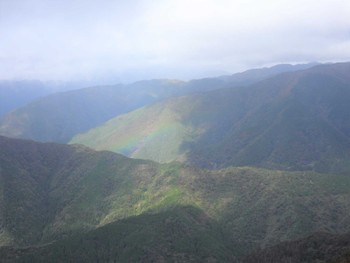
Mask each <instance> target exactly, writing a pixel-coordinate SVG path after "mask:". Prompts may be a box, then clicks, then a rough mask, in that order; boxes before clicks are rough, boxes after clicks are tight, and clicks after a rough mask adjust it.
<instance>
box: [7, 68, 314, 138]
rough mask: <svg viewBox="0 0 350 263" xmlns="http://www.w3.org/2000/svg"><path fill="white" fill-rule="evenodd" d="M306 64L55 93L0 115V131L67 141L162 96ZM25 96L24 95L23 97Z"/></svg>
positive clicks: (211, 87)
mask: <svg viewBox="0 0 350 263" xmlns="http://www.w3.org/2000/svg"><path fill="white" fill-rule="evenodd" d="M312 65H313V64H302V65H294V66H292V65H277V66H274V67H271V68H263V69H254V70H248V71H246V72H243V73H237V74H233V75H231V76H226V77H220V78H207V79H198V80H192V81H188V82H184V81H179V80H149V81H139V82H135V83H132V84H128V85H113V86H102V87H98V86H96V87H91V88H85V89H81V90H75V91H69V92H61V93H57V94H53V95H50V96H48V97H44V98H42V99H39V100H36V101H34V102H32V103H30V104H29V105H26V106H24V107H21V108H19V109H16V110H14V111H13V112H11V113H9V114H7V115H5V116H3V117H2V119H1V120H0V134H2V135H5V136H10V137H17V138H27V139H34V140H37V141H54V142H68V141H69V140H70V139H71V138H72V137H73V136H74V135H76V134H77V133H81V132H84V131H87V130H89V129H91V128H94V127H96V126H98V125H100V124H102V123H103V122H105V121H107V120H109V119H110V118H113V117H115V116H117V115H119V114H122V113H126V112H128V111H131V110H134V109H136V108H139V107H142V106H145V105H147V104H150V103H152V102H155V101H158V100H160V99H164V98H166V97H171V96H179V95H185V94H190V93H194V92H204V91H208V90H214V89H219V88H222V87H226V86H230V87H232V86H236V85H246V84H250V83H254V82H256V81H258V80H261V79H264V78H267V77H269V76H273V75H276V74H278V73H280V72H286V71H295V70H298V69H303V68H308V67H311V66H312ZM26 92H30V91H29V90H26ZM25 94H26V93H24V95H25ZM29 99H30V97H27V101H28V100H29Z"/></svg>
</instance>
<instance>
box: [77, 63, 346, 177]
mask: <svg viewBox="0 0 350 263" xmlns="http://www.w3.org/2000/svg"><path fill="white" fill-rule="evenodd" d="M349 76H350V64H349V63H340V64H333V65H322V66H316V67H314V68H311V69H307V70H303V71H296V72H292V73H284V74H281V75H278V76H275V77H273V78H270V79H268V80H264V81H262V82H260V83H257V84H254V85H252V86H249V87H241V88H227V89H220V90H214V91H210V92H206V93H201V94H194V95H191V96H186V97H182V98H174V99H169V100H166V101H163V102H160V103H158V104H155V105H152V106H149V107H146V108H143V109H140V110H138V111H136V112H132V113H129V114H126V115H123V116H122V117H119V118H116V119H112V120H110V121H109V122H108V123H105V124H104V125H102V126H100V127H98V128H95V129H92V130H90V131H88V132H87V133H84V134H80V135H78V136H76V137H74V138H73V140H72V141H71V142H72V143H82V144H86V145H88V146H91V147H94V148H95V149H99V150H101V149H106V150H112V151H115V152H119V153H122V154H125V155H127V156H131V157H139V158H145V159H151V160H157V161H162V162H167V161H172V160H184V158H185V161H186V162H188V163H190V164H194V165H197V166H200V167H207V168H218V167H227V166H231V165H235V166H236V165H239V166H241V165H250V166H251V165H253V166H260V167H266V168H274V169H275V168H277V169H287V170H316V171H323V172H325V171H336V172H344V171H349V169H350V164H349V157H350V124H349V123H350V107H349V106H348V101H350V77H349ZM164 127H166V128H168V131H169V133H168V137H167V136H166V133H165V132H164V133H162V131H163V128H164ZM161 135H164V136H163V137H161ZM157 136H159V137H157ZM128 142H132V143H131V144H129V145H128V147H125V146H126V145H127V143H128Z"/></svg>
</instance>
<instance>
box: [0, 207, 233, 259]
mask: <svg viewBox="0 0 350 263" xmlns="http://www.w3.org/2000/svg"><path fill="white" fill-rule="evenodd" d="M226 239H227V238H226V237H225V233H223V232H222V231H220V226H219V225H218V224H217V223H216V222H215V221H213V220H211V219H210V218H209V217H208V216H207V215H205V214H204V213H203V212H202V211H200V210H199V209H198V208H194V207H175V208H172V209H170V210H168V211H163V212H160V213H157V214H145V215H140V216H136V217H130V218H127V219H124V220H120V221H118V222H114V223H111V224H108V225H106V226H104V227H100V228H98V229H96V230H93V231H91V232H88V233H86V234H80V235H75V236H73V237H72V238H69V239H65V240H62V241H59V242H56V243H53V244H50V245H47V246H41V247H36V248H32V249H28V248H26V249H10V248H8V247H7V248H6V247H5V248H2V249H0V256H1V258H2V259H3V260H5V261H4V262H52V263H53V262H235V261H234V256H233V250H231V249H230V248H229V247H228V246H227V245H228V244H229V242H227V240H226Z"/></svg>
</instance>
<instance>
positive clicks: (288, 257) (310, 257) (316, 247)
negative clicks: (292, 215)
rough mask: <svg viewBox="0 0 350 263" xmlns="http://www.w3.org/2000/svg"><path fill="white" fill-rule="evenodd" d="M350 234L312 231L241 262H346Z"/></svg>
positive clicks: (349, 254)
mask: <svg viewBox="0 0 350 263" xmlns="http://www.w3.org/2000/svg"><path fill="white" fill-rule="evenodd" d="M349 261H350V234H349V233H347V234H342V235H331V234H328V233H322V232H321V233H314V234H313V235H310V236H308V237H306V238H303V239H299V240H295V241H289V242H283V243H281V244H278V245H276V246H273V247H269V248H266V249H263V250H260V251H257V252H255V253H253V254H252V255H249V256H248V257H246V258H245V259H244V260H243V263H299V262H308V263H319V262H328V263H347V262H349Z"/></svg>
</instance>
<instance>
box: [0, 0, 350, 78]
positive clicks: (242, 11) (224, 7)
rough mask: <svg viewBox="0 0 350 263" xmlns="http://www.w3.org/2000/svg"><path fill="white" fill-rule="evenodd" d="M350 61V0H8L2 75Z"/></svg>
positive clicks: (161, 73) (129, 74)
mask: <svg viewBox="0 0 350 263" xmlns="http://www.w3.org/2000/svg"><path fill="white" fill-rule="evenodd" d="M316 61H317V62H337V61H350V1H349V0H260V1H258V0H254V1H253V0H123V1H122V0H114V1H112V0H0V79H39V80H101V81H105V82H106V81H107V82H108V81H122V82H130V81H135V80H140V79H152V78H177V79H191V78H200V77H206V76H215V75H223V74H232V73H235V72H239V71H243V70H246V69H249V68H257V67H264V66H272V65H275V64H279V63H292V64H296V63H305V62H316Z"/></svg>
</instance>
